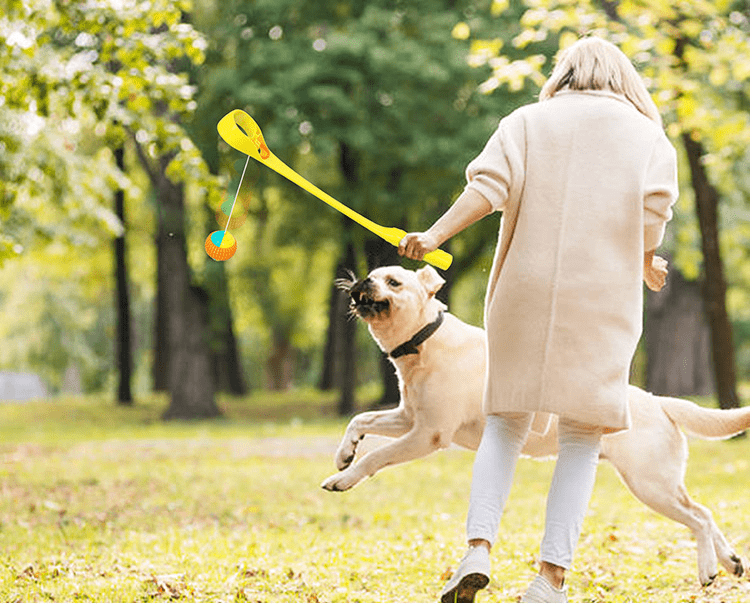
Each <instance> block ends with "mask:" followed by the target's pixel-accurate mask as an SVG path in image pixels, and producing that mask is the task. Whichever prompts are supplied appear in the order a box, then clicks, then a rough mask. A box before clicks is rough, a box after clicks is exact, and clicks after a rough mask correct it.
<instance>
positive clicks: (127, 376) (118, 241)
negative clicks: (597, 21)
mask: <svg viewBox="0 0 752 604" xmlns="http://www.w3.org/2000/svg"><path fill="white" fill-rule="evenodd" d="M124 155H125V150H124V149H123V147H122V146H120V147H118V148H116V149H115V163H116V164H117V167H118V169H119V170H120V171H121V172H124V171H125V161H124V159H125V158H124ZM115 215H116V216H117V217H118V219H119V220H120V223H121V224H122V225H123V234H122V235H120V236H119V237H115V311H116V317H117V319H116V320H117V336H116V338H115V359H116V363H117V370H118V398H117V401H118V404H119V405H132V404H133V394H132V392H131V378H132V375H133V353H132V351H131V310H130V308H131V306H130V298H129V296H128V267H127V259H126V253H125V191H123V190H122V189H118V190H117V191H115Z"/></svg>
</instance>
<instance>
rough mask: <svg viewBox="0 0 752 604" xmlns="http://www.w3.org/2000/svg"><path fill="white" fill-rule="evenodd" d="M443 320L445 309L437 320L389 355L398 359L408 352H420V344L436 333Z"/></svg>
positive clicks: (440, 312)
mask: <svg viewBox="0 0 752 604" xmlns="http://www.w3.org/2000/svg"><path fill="white" fill-rule="evenodd" d="M443 321H444V311H443V310H440V311H439V316H438V317H436V320H435V321H434V322H433V323H429V324H428V325H426V326H425V327H424V328H423V329H421V330H420V331H419V332H418V333H416V334H415V335H414V336H413V337H412V338H411V339H410V340H408V341H407V342H405V343H404V344H402V345H401V346H397V348H395V349H394V350H392V352H390V353H389V356H390V357H392V358H393V359H397V358H399V357H403V356H405V355H406V354H418V346H420V345H421V344H422V343H423V342H425V341H426V340H427V339H428V338H430V337H431V336H432V335H433V334H434V332H435V331H436V330H437V329H438V328H439V327H440V326H441V323H442V322H443Z"/></svg>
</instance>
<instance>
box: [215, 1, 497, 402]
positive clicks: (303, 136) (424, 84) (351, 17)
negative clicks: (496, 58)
mask: <svg viewBox="0 0 752 604" xmlns="http://www.w3.org/2000/svg"><path fill="white" fill-rule="evenodd" d="M475 4H476V3H475V2H469V1H463V2H449V1H445V0H422V1H421V2H417V3H409V4H404V5H399V6H397V5H394V3H392V2H387V1H380V2H369V3H363V2H360V1H354V0H353V1H349V2H342V3H338V4H337V5H332V4H327V3H320V2H310V1H309V2H303V3H301V2H292V1H279V2H274V3H271V2H258V3H253V4H248V3H232V2H231V3H227V4H225V5H223V10H225V11H226V13H225V14H226V15H227V17H226V19H224V23H226V24H228V25H227V31H226V35H225V36H223V37H222V40H223V41H225V42H226V41H229V43H224V44H223V52H224V53H225V55H226V56H227V57H228V61H227V67H226V69H225V70H218V71H217V72H216V73H214V74H213V77H212V80H213V81H214V83H215V85H214V86H213V93H212V94H213V97H212V99H206V100H202V102H208V103H213V104H215V105H216V104H217V102H218V101H219V103H221V104H222V106H223V110H229V109H232V108H236V107H243V108H245V109H246V110H247V111H248V112H249V113H251V114H252V115H253V116H254V118H255V119H256V121H257V122H258V123H259V124H260V125H261V127H262V129H263V131H264V136H265V139H266V141H267V143H268V144H269V146H270V148H271V149H273V150H274V152H275V154H277V155H278V156H280V157H281V158H283V159H284V160H285V161H286V162H287V163H291V164H293V165H296V164H301V165H304V166H305V164H306V163H308V164H309V166H310V165H311V162H307V161H306V156H310V155H315V156H316V157H318V158H321V160H322V161H320V162H313V163H312V167H320V166H321V165H322V164H324V165H326V166H329V167H330V168H333V175H335V176H336V177H335V178H333V179H332V180H331V181H327V182H323V183H322V179H321V176H320V175H321V173H320V172H316V173H315V174H316V176H317V177H312V178H311V180H313V181H314V182H316V183H317V184H319V186H321V187H322V188H324V189H325V190H327V191H329V192H331V193H333V194H334V195H335V197H337V198H339V199H341V200H342V201H343V202H345V203H347V204H348V205H350V206H351V207H353V208H354V209H356V210H357V211H359V212H361V213H363V214H365V215H367V216H368V217H369V218H372V219H373V220H376V221H377V222H381V223H382V224H387V225H394V226H401V227H403V228H405V227H410V226H413V227H414V228H417V227H418V226H421V227H422V226H425V225H426V224H427V223H428V222H429V221H432V220H433V219H435V218H436V217H437V216H438V215H439V214H440V213H441V212H442V211H443V209H445V208H446V206H447V205H448V204H449V203H450V202H451V201H452V197H453V195H454V194H456V192H457V191H458V189H460V188H461V186H462V184H463V183H462V174H463V171H464V167H465V166H466V164H467V163H468V162H469V160H470V159H471V158H472V157H473V156H474V155H475V154H477V153H478V152H479V150H480V149H481V148H482V145H483V144H484V143H485V141H486V140H487V138H488V136H489V135H490V133H491V132H492V131H493V129H494V127H495V125H496V123H497V121H498V117H499V114H500V113H502V112H503V107H504V105H505V104H506V103H504V102H500V101H499V99H493V100H492V101H490V100H489V99H488V98H486V97H483V96H482V95H480V94H479V93H478V92H477V85H478V83H479V82H480V81H482V80H483V79H485V78H486V77H487V71H486V70H484V69H473V68H471V67H470V66H469V65H468V64H467V61H466V55H467V50H468V47H469V42H467V40H465V39H463V38H462V37H461V36H456V35H455V36H454V37H452V29H453V27H454V25H455V24H456V22H457V21H458V20H459V19H460V18H461V17H462V16H463V15H464V14H465V13H466V12H477V7H476V5H475ZM309 154H310V155H309ZM303 174H304V175H306V173H305V172H303ZM330 183H331V187H328V186H327V185H328V184H330ZM280 189H281V190H284V191H285V192H286V194H288V195H291V196H294V197H295V198H297V199H298V200H299V202H298V203H299V206H300V207H301V211H305V210H303V209H302V208H305V207H307V205H308V204H314V205H316V206H319V205H320V204H319V202H317V201H312V200H310V199H309V198H306V196H305V194H304V193H302V192H300V191H295V192H294V193H291V192H290V191H291V190H290V188H289V187H286V186H285V185H280ZM317 213H321V214H322V215H323V216H324V218H323V219H321V220H322V222H323V223H325V224H326V225H327V228H325V229H324V231H323V232H325V233H327V235H326V237H327V238H328V239H330V240H332V241H336V242H338V245H339V248H340V251H339V253H338V254H337V256H338V258H339V261H338V264H339V265H340V266H342V267H345V265H346V264H347V263H348V262H349V261H350V259H351V258H352V262H353V264H352V265H349V266H347V267H346V268H348V269H350V270H355V271H356V272H360V271H362V269H363V267H364V265H366V264H370V265H373V261H372V260H368V259H367V258H365V255H366V250H365V245H366V240H367V239H368V238H369V236H368V234H367V233H365V232H363V230H362V229H359V228H354V229H352V230H347V229H346V228H343V227H342V226H341V224H340V222H339V218H338V217H336V216H333V214H332V212H331V211H328V210H326V209H320V210H317ZM291 218H292V220H293V221H294V220H295V218H294V217H293V216H291ZM307 226H308V227H309V228H308V230H310V225H307ZM321 232H322V231H319V232H318V234H319V235H320V234H321ZM303 237H305V235H303ZM486 243H487V246H488V247H492V246H493V237H489V238H486ZM312 244H313V245H319V244H320V237H319V241H314V242H312ZM349 246H353V252H354V254H352V255H351V254H350V252H349ZM474 247H475V246H470V247H469V248H468V249H474ZM457 249H458V251H459V253H460V255H461V254H462V252H463V250H464V249H466V246H463V245H459V246H458V248H457ZM364 260H365V262H364ZM337 276H341V275H337ZM333 277H334V275H332V278H333ZM331 299H332V301H333V303H334V302H336V301H337V299H338V296H332V297H331ZM330 316H331V317H333V322H332V323H330V336H329V340H330V341H332V342H333V341H334V340H333V338H336V337H337V336H336V335H335V334H336V333H340V332H341V333H346V332H347V327H348V325H349V324H348V323H347V322H346V321H347V319H346V317H345V316H344V313H341V312H339V313H338V312H335V311H334V309H332V312H331V313H330ZM334 317H338V318H336V319H334ZM338 325H339V326H338ZM350 341H351V340H350ZM343 354H345V355H346V357H347V359H348V360H349V359H352V358H353V353H352V350H349V351H347V352H344V353H343ZM331 359H332V357H327V359H326V360H325V365H326V364H327V363H328V362H329V361H330V360H331ZM330 373H332V372H330ZM322 381H326V380H322ZM354 381H355V376H354V375H348V376H347V377H345V378H343V382H342V384H341V385H340V388H343V387H344V384H352V383H354ZM344 397H345V395H344V394H343V400H342V401H341V404H340V408H341V409H343V410H344V409H348V408H349V407H350V405H349V403H347V401H345V400H344Z"/></svg>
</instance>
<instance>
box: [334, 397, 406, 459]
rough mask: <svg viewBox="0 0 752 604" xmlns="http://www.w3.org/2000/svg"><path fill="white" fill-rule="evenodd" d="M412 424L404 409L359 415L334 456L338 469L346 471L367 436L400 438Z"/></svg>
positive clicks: (351, 422) (348, 429)
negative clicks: (359, 445)
mask: <svg viewBox="0 0 752 604" xmlns="http://www.w3.org/2000/svg"><path fill="white" fill-rule="evenodd" d="M412 424H413V422H412V420H411V419H410V418H409V417H408V415H407V413H406V412H405V409H404V408H403V407H397V408H396V409H388V410H386V411H366V412H365V413H359V414H358V415H356V416H355V417H353V418H352V420H350V423H349V424H348V426H347V430H345V435H344V436H343V437H342V442H340V444H339V447H338V448H337V453H336V454H335V455H334V463H335V465H336V466H337V469H338V470H344V469H345V468H347V467H348V466H349V465H350V464H351V463H352V461H353V459H355V451H356V449H357V448H358V444H359V443H360V441H361V440H362V439H363V437H364V436H365V435H366V434H375V435H377V436H390V437H392V438H398V437H400V436H402V435H403V434H405V433H406V432H408V431H409V430H410V428H412Z"/></svg>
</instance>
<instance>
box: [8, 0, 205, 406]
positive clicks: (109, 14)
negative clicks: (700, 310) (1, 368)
mask: <svg viewBox="0 0 752 604" xmlns="http://www.w3.org/2000/svg"><path fill="white" fill-rule="evenodd" d="M3 8H4V9H5V10H4V11H3V12H2V17H0V19H1V21H2V27H1V28H0V31H2V32H3V36H4V39H3V42H4V44H2V45H0V46H1V47H2V48H1V49H0V53H2V54H0V69H1V70H2V78H0V80H1V83H0V93H2V96H3V98H4V99H5V101H6V102H5V103H4V104H3V106H2V107H0V121H4V120H5V119H9V120H13V119H14V118H15V119H16V121H17V120H18V119H19V118H22V119H23V120H24V121H25V122H26V123H27V124H34V125H35V134H37V136H31V137H28V138H30V139H31V140H30V142H31V143H32V144H26V145H24V144H22V143H19V140H18V139H20V138H23V137H22V136H18V135H17V134H16V133H13V132H10V133H9V134H10V136H8V137H7V138H3V139H2V142H3V144H5V145H8V144H10V145H11V146H12V148H13V153H14V155H15V157H13V160H14V161H15V162H18V164H20V165H23V164H24V163H30V164H36V165H41V168H40V170H41V177H40V178H38V179H36V180H37V182H41V184H42V185H43V186H44V187H47V188H49V189H53V190H55V192H56V195H55V196H52V195H50V196H49V198H48V199H47V200H45V203H49V200H50V199H55V198H56V197H60V196H63V198H67V197H69V198H71V199H72V203H76V201H75V200H76V198H77V195H76V193H78V192H79V189H81V188H82V183H86V182H89V181H91V180H92V173H93V172H96V171H97V170H99V171H100V172H105V173H111V174H115V173H116V172H117V171H116V170H113V169H112V168H111V166H106V167H103V166H86V164H85V162H84V161H83V160H84V158H83V157H81V161H80V162H71V161H70V158H69V157H67V156H66V154H67V151H66V150H65V149H63V150H60V149H57V150H55V149H50V152H49V154H48V155H47V156H46V157H45V158H44V160H43V161H42V162H39V161H38V160H37V158H36V157H34V154H35V152H36V151H37V150H38V140H39V133H41V132H43V131H44V130H45V129H49V130H53V131H54V130H55V129H57V128H61V126H60V124H63V125H67V126H68V128H70V129H75V131H77V132H80V131H81V130H86V131H93V132H97V133H99V134H100V135H101V137H102V138H103V140H105V141H107V142H108V143H110V144H113V145H114V146H115V147H119V146H121V145H122V144H124V142H125V140H126V138H129V137H130V138H132V139H133V140H134V141H135V146H136V149H137V150H138V152H139V157H140V159H141V160H142V164H143V165H144V167H145V168H146V169H147V171H148V172H149V175H150V178H151V180H152V182H153V183H154V184H155V186H156V187H157V188H158V189H159V191H160V192H161V193H164V195H165V197H164V199H163V200H162V199H160V201H163V202H164V208H165V209H166V212H165V214H166V217H165V218H166V220H167V224H166V225H165V224H162V226H163V227H164V226H166V227H167V229H165V230H166V231H167V237H168V239H169V232H172V233H173V234H174V235H176V237H175V239H174V241H169V242H168V243H167V244H166V246H165V249H166V250H167V251H166V252H165V255H166V256H168V257H169V260H168V261H167V262H166V264H168V265H169V270H170V271H177V273H171V274H169V275H167V276H166V279H171V280H173V281H172V282H171V283H172V285H173V286H174V287H176V288H179V289H176V290H173V291H171V292H170V293H169V296H171V297H170V298H168V299H169V300H170V301H171V304H172V306H171V307H170V308H169V321H170V323H171V324H174V325H175V328H176V330H175V331H172V330H170V333H169V334H168V338H167V339H168V340H169V341H170V343H171V345H170V347H171V349H172V350H173V351H180V354H179V356H178V357H176V358H173V359H172V362H171V363H170V365H171V368H170V371H169V374H170V376H172V377H171V381H170V387H171V391H172V400H171V403H170V407H169V409H168V410H167V412H166V415H167V416H168V417H194V416H208V415H215V414H217V413H218V409H217V407H216V404H215V403H214V388H213V377H212V376H211V374H210V373H209V374H206V373H199V371H198V370H199V369H201V371H202V372H204V371H205V370H204V366H205V365H206V363H204V362H203V361H200V360H199V359H198V356H200V351H201V349H203V348H207V343H206V341H205V338H204V334H203V331H202V330H203V329H205V324H206V321H205V312H204V311H203V310H202V309H201V306H202V305H205V303H206V301H205V297H204V296H202V295H201V294H200V292H199V291H198V290H197V289H196V288H195V287H194V286H193V284H192V283H191V276H190V268H189V266H188V264H187V259H186V250H185V239H184V237H183V233H184V224H183V222H184V221H182V220H181V219H182V218H183V214H182V210H183V199H182V197H183V186H182V184H181V183H183V182H186V181H190V182H194V183H200V184H201V185H202V186H203V187H204V188H205V189H206V190H207V191H208V192H211V191H213V190H216V189H217V187H218V182H217V180H216V179H214V178H212V176H211V175H210V174H209V173H208V170H207V169H206V165H205V163H204V162H203V161H202V159H201V157H200V155H199V153H198V152H197V150H196V148H195V146H194V145H193V143H192V141H191V140H190V138H189V137H188V136H187V135H186V132H185V129H184V128H183V127H182V126H181V123H182V121H184V120H188V119H190V115H191V113H192V111H193V110H194V109H195V101H194V100H193V96H194V92H195V91H194V89H193V88H192V87H191V86H190V85H189V82H188V78H187V74H186V72H185V65H186V64H187V63H190V62H196V63H200V62H201V61H202V60H203V49H204V48H205V41H204V40H203V38H202V37H201V36H200V35H199V34H198V33H197V32H196V31H195V30H194V29H193V27H192V26H191V25H189V24H188V23H185V22H184V21H183V15H184V14H185V13H186V12H187V11H189V10H190V8H191V5H190V2H187V1H179V2H168V1H166V0H157V1H155V2H151V3H140V4H137V3H125V4H122V5H121V4H118V5H115V4H110V3H107V2H103V3H97V4H90V3H75V2H72V3H68V2H66V3H62V4H60V5H50V4H49V3H47V2H43V1H42V0H6V1H5V2H4V3H3ZM26 130H27V132H28V128H26ZM14 134H15V137H14ZM129 135H130V136H129ZM74 159H75V154H74ZM35 160H37V161H35ZM60 162H65V163H66V164H68V165H71V166H72V167H73V168H74V169H73V170H70V171H69V172H68V173H67V174H60V170H57V169H56V167H57V166H56V165H55V164H56V163H60ZM0 170H2V171H4V172H7V173H9V174H10V176H11V177H10V178H9V179H8V180H7V181H6V184H5V185H4V188H3V192H2V198H3V203H4V206H5V207H8V206H11V207H12V208H13V207H14V206H16V205H18V200H19V199H20V198H21V197H22V196H23V195H24V194H25V193H26V192H28V191H32V193H33V194H34V195H36V196H37V197H42V195H41V194H42V192H43V191H44V189H43V188H42V187H40V186H39V185H38V184H37V183H36V182H34V179H29V178H28V175H27V174H23V173H20V172H17V171H16V170H17V168H16V167H15V166H13V165H9V164H8V163H7V162H4V161H3V158H0ZM83 176H86V179H84V178H82V177H83ZM115 176H116V177H117V178H121V177H122V176H123V175H122V173H119V172H117V174H115ZM110 188H112V189H114V188H115V186H111V187H110ZM90 197H91V196H90V195H87V196H86V197H84V200H88V199H89V198H90ZM103 198H104V197H103ZM78 203H81V200H80V199H79V200H78ZM6 211H8V210H6ZM10 211H13V209H11V210H10ZM86 211H88V213H90V214H92V215H95V216H105V217H106V218H107V219H110V217H111V214H110V213H107V214H105V212H104V210H103V209H102V207H101V201H100V202H98V203H92V204H91V205H90V206H89V207H88V208H87V210H86ZM160 216H161V214H160ZM112 222H113V224H114V225H116V227H115V228H116V229H117V230H119V229H120V228H122V225H120V224H119V222H118V221H117V220H112ZM170 229H172V230H171V231H170ZM4 241H5V246H4V248H3V249H4V250H5V252H4V253H5V254H6V255H7V254H8V250H9V244H8V235H5V239H4ZM14 247H17V246H14V245H13V243H12V241H11V244H10V251H11V252H12V250H13V248H14ZM178 273H179V274H178ZM197 355H198V356H197ZM173 365H174V367H173ZM204 376H206V381H204V380H203V379H202V378H203V377H204ZM188 378H192V379H194V380H198V383H197V384H196V386H201V387H197V388H189V387H188V386H190V385H191V380H190V379H188Z"/></svg>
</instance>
